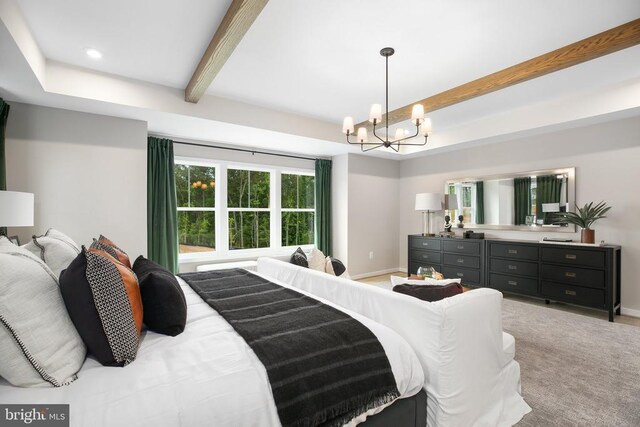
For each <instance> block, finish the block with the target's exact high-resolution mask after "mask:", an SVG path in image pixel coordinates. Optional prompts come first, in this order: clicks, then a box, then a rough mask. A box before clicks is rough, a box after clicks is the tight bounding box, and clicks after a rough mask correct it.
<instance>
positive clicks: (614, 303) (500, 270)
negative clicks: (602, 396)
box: [408, 234, 622, 322]
mask: <svg viewBox="0 0 640 427" xmlns="http://www.w3.org/2000/svg"><path fill="white" fill-rule="evenodd" d="M621 252H622V250H621V248H620V246H617V245H605V246H581V245H568V244H555V243H541V242H532V241H519V240H475V239H458V238H446V237H426V236H422V235H419V234H417V235H410V236H409V251H408V260H409V262H408V272H409V274H416V272H417V271H418V268H419V267H421V266H431V267H433V268H435V269H436V271H439V272H441V273H442V274H443V275H444V276H445V277H446V278H457V277H459V278H461V279H462V283H463V284H465V285H468V286H486V287H490V288H494V289H497V290H499V291H502V292H509V293H514V294H520V295H527V296H531V297H537V298H543V299H545V301H546V302H547V304H548V303H550V301H562V302H567V303H571V304H575V305H580V306H584V307H590V308H595V309H599V310H606V311H608V313H609V321H612V322H613V318H614V315H615V314H620V305H621V303H620V259H621Z"/></svg>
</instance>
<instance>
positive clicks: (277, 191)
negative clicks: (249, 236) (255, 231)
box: [174, 156, 317, 263]
mask: <svg viewBox="0 0 640 427" xmlns="http://www.w3.org/2000/svg"><path fill="white" fill-rule="evenodd" d="M178 164H182V165H190V166H204V167H215V182H216V193H215V198H214V203H215V207H214V208H178V209H177V211H178V212H179V211H181V210H182V211H189V210H191V211H196V210H207V211H213V212H215V226H214V229H215V233H216V239H215V246H216V247H215V250H214V251H208V252H192V253H179V252H178V262H179V263H189V262H200V261H217V260H225V259H229V260H232V259H247V258H253V257H257V256H278V255H286V254H290V253H291V251H292V250H293V249H295V248H297V247H298V246H300V247H301V248H302V249H304V250H307V251H308V250H311V248H313V247H314V246H315V239H316V238H317V236H316V233H315V230H314V243H311V244H307V245H295V246H282V212H283V211H284V212H287V211H312V212H315V203H316V200H315V191H314V208H313V209H309V208H305V209H289V208H287V209H284V210H283V209H282V206H281V204H282V200H281V197H282V188H281V184H282V174H283V173H284V174H292V175H306V176H313V177H315V169H313V168H309V169H306V168H292V167H286V166H272V165H261V164H253V163H242V162H236V161H227V160H213V159H212V160H209V159H202V158H194V157H188V156H175V158H174V165H178ZM229 169H236V170H249V171H257V172H268V173H269V207H268V208H229V207H228V202H227V177H228V174H227V172H228V170H229ZM314 185H315V180H314ZM231 211H246V212H256V211H257V212H270V218H269V219H270V221H269V223H270V226H269V243H270V245H269V247H268V248H250V249H232V250H231V249H229V227H228V224H229V212H231ZM316 219H317V218H315V216H314V224H315V220H316Z"/></svg>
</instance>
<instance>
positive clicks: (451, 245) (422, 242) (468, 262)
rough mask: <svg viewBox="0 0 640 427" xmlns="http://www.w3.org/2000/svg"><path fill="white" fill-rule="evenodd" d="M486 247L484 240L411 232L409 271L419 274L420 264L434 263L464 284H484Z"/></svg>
mask: <svg viewBox="0 0 640 427" xmlns="http://www.w3.org/2000/svg"><path fill="white" fill-rule="evenodd" d="M484 246H485V245H484V241H483V240H475V239H454V238H446V237H427V236H422V235H420V234H416V235H410V236H409V252H408V255H409V256H408V258H409V266H408V268H409V270H408V272H409V273H410V274H416V272H417V271H418V268H419V267H422V266H431V267H433V268H435V269H436V271H439V272H441V273H442V274H444V276H445V277H449V278H460V279H462V282H463V283H464V284H465V285H469V286H482V285H483V283H484Z"/></svg>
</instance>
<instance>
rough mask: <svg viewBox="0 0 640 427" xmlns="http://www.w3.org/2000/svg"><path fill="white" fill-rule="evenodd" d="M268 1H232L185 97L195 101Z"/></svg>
mask: <svg viewBox="0 0 640 427" xmlns="http://www.w3.org/2000/svg"><path fill="white" fill-rule="evenodd" d="M268 1H269V0H233V1H232V2H231V5H230V6H229V9H228V10H227V13H226V14H225V16H224V18H223V19H222V22H221V23H220V26H219V27H218V29H217V30H216V33H215V34H214V35H213V38H212V39H211V42H210V43H209V47H207V50H206V51H205V53H204V55H203V56H202V59H200V63H199V64H198V67H197V68H196V71H195V72H194V73H193V76H192V77H191V80H190V81H189V84H188V85H187V88H186V89H185V91H184V92H185V93H184V100H185V101H187V102H193V103H197V102H198V101H199V100H200V98H201V97H202V95H204V93H205V92H206V91H207V89H208V88H209V86H211V83H212V82H213V79H214V78H215V77H216V75H218V73H219V72H220V70H221V69H222V66H223V65H224V64H225V62H227V59H229V57H230V56H231V54H232V53H233V50H234V49H235V48H236V46H238V44H239V43H240V40H242V37H244V35H245V34H246V33H247V31H248V30H249V28H250V27H251V25H252V24H253V22H254V21H255V20H256V18H257V17H258V15H260V12H262V9H264V7H265V6H266V4H267V2H268Z"/></svg>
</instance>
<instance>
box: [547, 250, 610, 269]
mask: <svg viewBox="0 0 640 427" xmlns="http://www.w3.org/2000/svg"><path fill="white" fill-rule="evenodd" d="M542 260H543V261H548V262H555V263H561V264H568V265H586V266H589V267H593V268H604V252H602V251H597V250H596V251H594V250H591V251H590V250H585V249H573V248H542Z"/></svg>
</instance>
